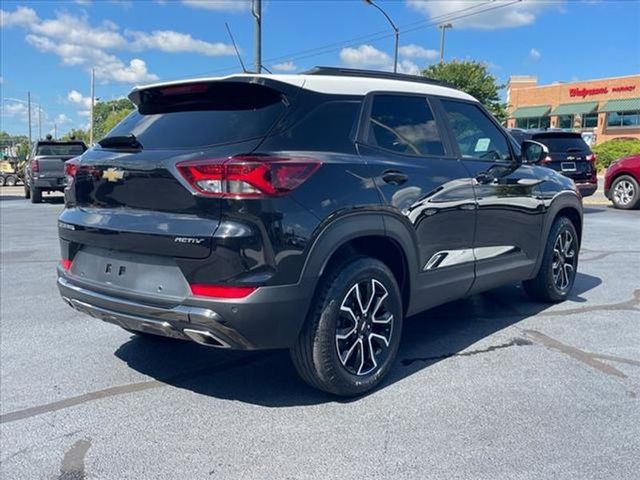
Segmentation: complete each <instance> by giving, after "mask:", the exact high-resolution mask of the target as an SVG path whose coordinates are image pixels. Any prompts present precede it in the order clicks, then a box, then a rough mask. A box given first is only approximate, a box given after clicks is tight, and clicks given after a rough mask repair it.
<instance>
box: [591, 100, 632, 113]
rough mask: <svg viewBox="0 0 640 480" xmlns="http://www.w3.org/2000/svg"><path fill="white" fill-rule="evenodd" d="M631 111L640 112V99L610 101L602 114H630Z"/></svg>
mask: <svg viewBox="0 0 640 480" xmlns="http://www.w3.org/2000/svg"><path fill="white" fill-rule="evenodd" d="M631 110H640V97H639V98H624V99H621V100H609V101H608V102H607V103H605V105H604V107H602V108H601V109H600V111H601V112H629V111H631Z"/></svg>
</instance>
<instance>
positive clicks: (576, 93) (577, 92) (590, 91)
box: [569, 85, 636, 98]
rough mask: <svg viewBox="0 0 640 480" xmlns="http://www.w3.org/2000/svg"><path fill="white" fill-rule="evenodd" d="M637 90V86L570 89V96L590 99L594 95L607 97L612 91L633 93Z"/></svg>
mask: <svg viewBox="0 0 640 480" xmlns="http://www.w3.org/2000/svg"><path fill="white" fill-rule="evenodd" d="M635 89H636V86H635V85H621V86H619V87H611V89H609V87H596V88H570V89H569V96H571V97H582V98H585V97H590V96H592V95H606V94H607V93H609V92H610V91H611V92H613V93H620V92H633V91H634V90H635Z"/></svg>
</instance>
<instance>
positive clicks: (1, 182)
mask: <svg viewBox="0 0 640 480" xmlns="http://www.w3.org/2000/svg"><path fill="white" fill-rule="evenodd" d="M4 182H5V178H4V175H0V187H4Z"/></svg>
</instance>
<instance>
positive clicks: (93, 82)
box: [89, 68, 96, 146]
mask: <svg viewBox="0 0 640 480" xmlns="http://www.w3.org/2000/svg"><path fill="white" fill-rule="evenodd" d="M95 98H96V69H95V68H92V69H91V108H90V109H89V112H90V115H91V118H90V119H89V146H91V145H93V107H94V106H95V104H96V100H95Z"/></svg>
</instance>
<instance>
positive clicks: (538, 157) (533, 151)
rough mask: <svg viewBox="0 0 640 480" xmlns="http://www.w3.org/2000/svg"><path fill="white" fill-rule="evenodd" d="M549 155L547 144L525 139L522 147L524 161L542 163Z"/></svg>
mask: <svg viewBox="0 0 640 480" xmlns="http://www.w3.org/2000/svg"><path fill="white" fill-rule="evenodd" d="M547 155H549V149H548V148H547V146H546V145H543V144H542V143H539V142H534V141H533V140H523V142H522V147H521V158H522V163H526V164H536V163H540V162H541V161H542V160H544V158H545V157H546V156H547Z"/></svg>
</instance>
